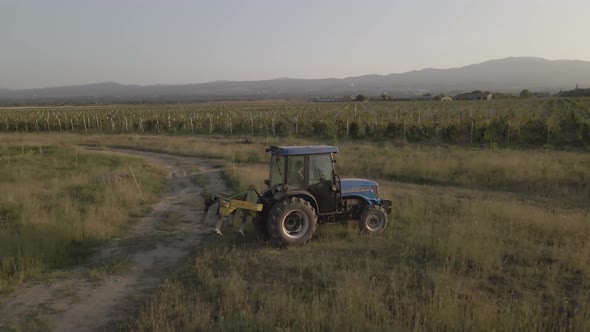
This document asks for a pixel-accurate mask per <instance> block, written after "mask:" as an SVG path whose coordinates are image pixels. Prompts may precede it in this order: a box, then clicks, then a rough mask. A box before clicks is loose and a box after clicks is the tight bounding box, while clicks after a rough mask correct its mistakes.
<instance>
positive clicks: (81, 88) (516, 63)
mask: <svg viewBox="0 0 590 332" xmlns="http://www.w3.org/2000/svg"><path fill="white" fill-rule="evenodd" d="M576 83H578V84H579V85H580V87H590V62H588V61H580V60H546V59H542V58H534V57H511V58H505V59H499V60H491V61H487V62H483V63H480V64H474V65H469V66H465V67H460V68H450V69H432V68H427V69H422V70H416V71H411V72H406V73H401V74H389V75H365V76H358V77H347V78H342V79H336V78H326V79H291V78H280V79H274V80H261V81H216V82H209V83H199V84H178V85H146V86H142V85H123V84H118V83H113V82H107V83H95V84H86V85H76V86H61V87H53V88H42V89H24V90H9V89H0V102H2V103H9V102H42V101H59V100H63V101H80V102H84V101H92V100H98V99H100V100H101V101H118V100H119V101H139V100H141V101H172V100H212V99H226V100H229V99H275V98H315V97H340V96H350V95H356V94H360V93H362V94H366V95H379V94H381V93H384V92H385V93H387V94H389V95H392V96H396V95H397V96H408V95H416V94H421V93H426V92H429V93H433V94H438V93H444V94H452V93H458V92H464V91H472V90H488V91H493V92H513V93H514V92H519V91H521V90H522V89H529V90H531V91H547V92H555V91H558V90H570V89H573V88H574V87H575V85H576Z"/></svg>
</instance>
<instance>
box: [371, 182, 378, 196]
mask: <svg viewBox="0 0 590 332" xmlns="http://www.w3.org/2000/svg"><path fill="white" fill-rule="evenodd" d="M371 191H372V192H373V194H375V198H377V199H379V185H377V184H376V185H374V186H371Z"/></svg>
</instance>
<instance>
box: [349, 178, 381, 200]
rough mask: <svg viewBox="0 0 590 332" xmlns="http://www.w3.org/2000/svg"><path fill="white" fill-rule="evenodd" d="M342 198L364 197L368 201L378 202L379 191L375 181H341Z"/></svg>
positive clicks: (350, 179)
mask: <svg viewBox="0 0 590 332" xmlns="http://www.w3.org/2000/svg"><path fill="white" fill-rule="evenodd" d="M340 183H341V188H342V197H347V196H362V197H364V198H365V199H367V200H373V201H375V200H378V199H379V190H378V188H379V187H378V186H379V185H378V184H377V182H375V181H371V180H365V179H355V178H348V179H346V178H345V179H341V182H340Z"/></svg>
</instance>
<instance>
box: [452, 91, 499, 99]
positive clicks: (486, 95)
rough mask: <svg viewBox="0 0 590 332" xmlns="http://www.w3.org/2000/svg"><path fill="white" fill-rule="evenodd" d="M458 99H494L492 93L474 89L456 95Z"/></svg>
mask: <svg viewBox="0 0 590 332" xmlns="http://www.w3.org/2000/svg"><path fill="white" fill-rule="evenodd" d="M454 99H456V100H492V93H491V92H488V91H485V92H481V91H474V92H468V93H462V94H459V95H456V96H455V98H454Z"/></svg>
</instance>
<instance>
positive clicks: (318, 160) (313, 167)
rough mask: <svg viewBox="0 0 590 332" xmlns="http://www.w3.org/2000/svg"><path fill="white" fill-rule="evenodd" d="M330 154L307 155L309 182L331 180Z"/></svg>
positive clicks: (311, 183)
mask: <svg viewBox="0 0 590 332" xmlns="http://www.w3.org/2000/svg"><path fill="white" fill-rule="evenodd" d="M333 169H334V168H333V165H332V156H331V155H329V154H320V155H312V156H309V184H310V185H313V184H316V183H320V182H326V181H329V182H333V178H334V174H333Z"/></svg>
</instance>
